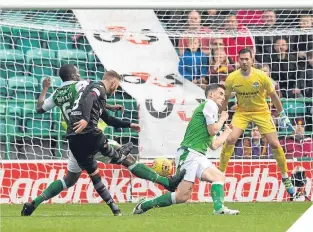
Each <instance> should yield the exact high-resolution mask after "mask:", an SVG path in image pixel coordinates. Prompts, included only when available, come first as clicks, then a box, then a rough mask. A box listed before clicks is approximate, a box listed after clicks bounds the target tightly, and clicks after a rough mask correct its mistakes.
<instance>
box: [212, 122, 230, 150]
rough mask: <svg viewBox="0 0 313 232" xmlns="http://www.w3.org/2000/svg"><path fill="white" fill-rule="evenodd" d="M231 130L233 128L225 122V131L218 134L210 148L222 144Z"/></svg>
mask: <svg viewBox="0 0 313 232" xmlns="http://www.w3.org/2000/svg"><path fill="white" fill-rule="evenodd" d="M231 132H232V129H231V128H230V127H229V126H228V125H227V124H225V126H224V132H223V133H222V134H221V135H220V136H218V137H217V138H216V139H214V140H213V142H212V143H211V145H210V148H211V149H212V150H216V149H218V148H219V147H220V146H222V145H223V144H224V143H225V141H226V139H227V137H228V136H229V135H230V133H231Z"/></svg>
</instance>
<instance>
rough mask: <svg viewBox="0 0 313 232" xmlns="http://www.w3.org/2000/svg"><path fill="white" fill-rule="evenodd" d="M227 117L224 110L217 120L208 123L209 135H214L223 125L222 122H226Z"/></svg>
mask: <svg viewBox="0 0 313 232" xmlns="http://www.w3.org/2000/svg"><path fill="white" fill-rule="evenodd" d="M227 119H228V113H227V112H226V111H223V112H222V113H221V117H220V119H219V120H218V122H216V123H213V124H209V125H208V126H207V127H208V132H209V134H210V135H211V136H215V135H217V133H218V132H219V131H220V130H221V128H222V127H223V125H224V123H225V122H226V120H227Z"/></svg>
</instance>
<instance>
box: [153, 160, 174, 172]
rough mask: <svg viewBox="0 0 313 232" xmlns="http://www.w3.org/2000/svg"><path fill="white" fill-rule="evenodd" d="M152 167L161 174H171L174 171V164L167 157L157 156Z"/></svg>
mask: <svg viewBox="0 0 313 232" xmlns="http://www.w3.org/2000/svg"><path fill="white" fill-rule="evenodd" d="M152 169H153V170H154V171H156V173H158V174H159V175H160V176H169V175H171V174H172V172H173V164H172V161H170V160H169V159H167V158H164V157H161V158H156V159H155V160H154V161H153V163H152Z"/></svg>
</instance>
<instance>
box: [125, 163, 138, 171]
mask: <svg viewBox="0 0 313 232" xmlns="http://www.w3.org/2000/svg"><path fill="white" fill-rule="evenodd" d="M137 164H138V163H137V162H135V163H134V164H132V165H130V166H129V167H128V168H127V169H128V170H129V171H131V170H132V169H133V168H134V167H136V165H137Z"/></svg>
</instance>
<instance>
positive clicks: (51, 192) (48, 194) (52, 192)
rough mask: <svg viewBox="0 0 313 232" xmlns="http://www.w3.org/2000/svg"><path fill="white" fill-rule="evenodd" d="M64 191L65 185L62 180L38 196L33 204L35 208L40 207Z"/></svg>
mask: <svg viewBox="0 0 313 232" xmlns="http://www.w3.org/2000/svg"><path fill="white" fill-rule="evenodd" d="M62 190H63V184H62V181H61V180H56V181H53V182H52V183H51V184H50V185H49V186H48V188H46V189H45V190H44V191H43V192H42V193H41V194H40V195H39V196H37V197H36V198H35V199H34V200H33V202H34V204H35V208H37V206H38V205H40V204H41V203H42V202H43V201H46V200H49V199H50V198H52V197H55V196H56V195H58V194H59V193H60V192H62Z"/></svg>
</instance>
